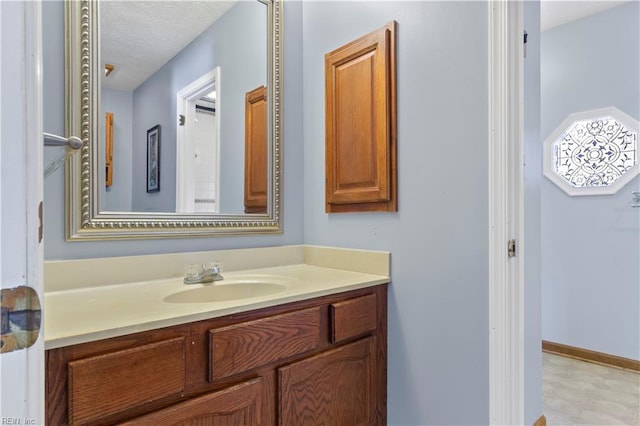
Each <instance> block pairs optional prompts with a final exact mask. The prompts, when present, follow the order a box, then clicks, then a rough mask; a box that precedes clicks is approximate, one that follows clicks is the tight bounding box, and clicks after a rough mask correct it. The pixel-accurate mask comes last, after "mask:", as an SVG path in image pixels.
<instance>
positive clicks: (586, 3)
mask: <svg viewBox="0 0 640 426" xmlns="http://www.w3.org/2000/svg"><path fill="white" fill-rule="evenodd" d="M627 1H630V0H626V1H617V0H608V1H593V0H571V1H567V0H542V1H541V2H540V27H541V30H542V31H545V30H548V29H550V28H553V27H557V26H559V25H563V24H566V23H569V22H572V21H577V20H578V19H581V18H584V17H586V16H589V15H593V14H596V13H599V12H602V11H603V10H606V9H611V8H612V7H616V6H620V5H621V4H624V3H627ZM636 1H637V0H636Z"/></svg>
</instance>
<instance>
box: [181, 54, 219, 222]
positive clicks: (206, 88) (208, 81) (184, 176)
mask: <svg viewBox="0 0 640 426" xmlns="http://www.w3.org/2000/svg"><path fill="white" fill-rule="evenodd" d="M213 87H215V89H216V149H217V151H218V152H217V154H216V163H217V164H216V173H217V179H216V212H219V211H220V127H221V124H222V123H221V121H220V110H221V107H220V106H221V96H220V95H221V91H222V90H221V88H222V81H221V71H220V67H219V66H218V67H215V68H214V69H213V70H211V71H209V72H207V73H206V74H205V75H203V76H201V77H199V78H198V79H196V80H195V81H193V82H191V83H189V84H188V85H187V86H186V87H184V88H182V89H180V90H179V91H178V94H177V96H176V97H177V107H176V109H177V111H178V117H179V120H180V122H178V131H177V132H176V134H177V141H176V143H177V147H176V212H178V213H193V212H194V211H195V209H194V206H193V203H194V201H193V198H194V197H193V195H194V191H193V190H194V188H193V182H194V177H193V173H194V170H193V167H191V168H188V167H185V166H184V165H185V164H190V163H189V162H190V161H193V155H194V152H193V144H192V143H188V141H190V140H192V138H191V137H190V134H189V131H190V128H191V126H190V125H189V124H190V123H192V122H193V120H194V119H195V116H193V113H192V112H193V111H195V103H196V101H197V100H198V99H200V97H201V96H202V95H204V94H205V93H208V92H210V91H211V89H212V88H213ZM183 120H184V122H183Z"/></svg>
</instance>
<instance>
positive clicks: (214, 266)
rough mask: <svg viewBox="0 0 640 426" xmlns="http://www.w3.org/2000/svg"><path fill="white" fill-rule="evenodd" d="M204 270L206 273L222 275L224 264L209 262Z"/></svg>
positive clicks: (204, 266)
mask: <svg viewBox="0 0 640 426" xmlns="http://www.w3.org/2000/svg"><path fill="white" fill-rule="evenodd" d="M202 268H203V269H204V270H205V271H212V272H214V273H217V274H221V273H222V263H220V262H218V261H213V262H209V263H207V264H205V265H202Z"/></svg>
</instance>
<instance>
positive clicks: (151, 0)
mask: <svg viewBox="0 0 640 426" xmlns="http://www.w3.org/2000/svg"><path fill="white" fill-rule="evenodd" d="M235 2H236V0H233V1H221V0H206V1H191V0H178V1H175V0H100V2H99V5H100V11H99V16H100V33H101V34H100V49H101V55H102V58H101V60H102V64H103V65H104V64H113V65H115V70H114V71H113V72H112V73H111V74H110V75H109V77H108V78H105V79H103V83H102V84H103V86H105V87H110V88H113V89H119V90H133V89H135V88H136V87H138V85H140V83H142V82H143V81H145V80H146V79H147V78H148V77H149V76H150V75H152V74H153V73H154V72H155V71H157V70H158V69H159V68H160V67H162V66H163V65H164V64H166V63H167V62H168V61H169V60H170V59H171V58H173V57H174V56H175V55H176V54H177V53H178V52H180V51H181V50H182V49H183V48H184V47H185V46H187V45H188V44H189V43H191V41H193V40H194V39H195V38H196V37H197V36H198V35H200V34H201V33H202V32H203V31H204V30H206V29H207V28H209V27H210V26H211V24H212V23H213V22H214V21H215V20H216V19H218V18H219V17H220V16H222V15H223V14H224V13H225V12H226V11H227V10H229V9H230V8H231V6H233V5H234V4H235Z"/></svg>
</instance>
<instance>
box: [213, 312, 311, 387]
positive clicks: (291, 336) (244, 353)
mask: <svg viewBox="0 0 640 426" xmlns="http://www.w3.org/2000/svg"><path fill="white" fill-rule="evenodd" d="M319 344H320V308H319V307H313V308H308V309H303V310H300V311H295V312H289V313H286V314H282V315H276V316H272V317H268V318H264V319H260V320H256V321H250V322H245V323H242V324H237V325H232V326H229V327H224V328H220V329H215V330H209V381H214V380H216V379H220V378H222V377H227V376H231V375H233V374H237V373H241V372H244V371H248V370H251V369H253V368H257V367H260V366H262V365H266V364H269V363H272V362H276V361H279V360H282V359H285V358H288V357H291V356H294V355H298V354H301V353H304V352H308V351H311V350H314V349H316V348H318V345H319Z"/></svg>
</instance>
